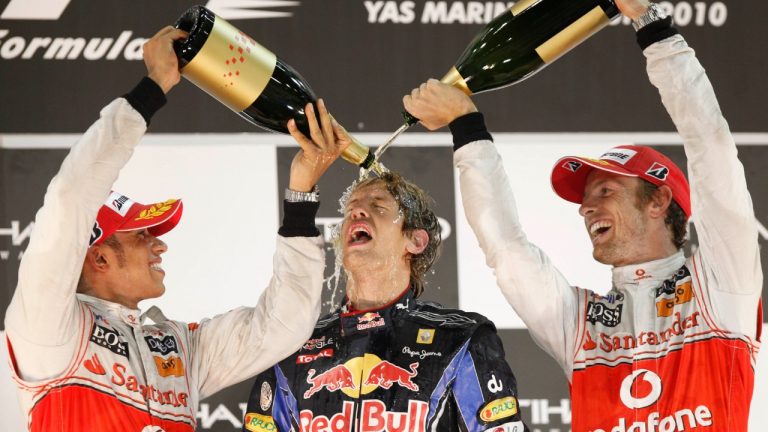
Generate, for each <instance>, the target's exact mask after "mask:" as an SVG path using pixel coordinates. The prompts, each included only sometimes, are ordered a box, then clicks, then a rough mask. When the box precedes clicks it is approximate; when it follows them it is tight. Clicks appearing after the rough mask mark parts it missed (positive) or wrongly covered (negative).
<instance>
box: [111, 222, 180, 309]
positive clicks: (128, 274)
mask: <svg viewBox="0 0 768 432" xmlns="http://www.w3.org/2000/svg"><path fill="white" fill-rule="evenodd" d="M115 238H116V240H117V241H118V242H119V243H120V248H119V249H115V248H113V247H109V246H102V248H103V249H104V254H105V256H106V258H107V259H108V262H110V266H109V270H108V278H109V281H110V283H109V287H110V291H111V296H112V297H113V298H112V299H111V300H112V301H116V302H118V303H121V304H123V305H126V306H128V307H134V308H135V307H136V305H137V304H138V302H140V301H141V300H146V299H150V298H155V297H159V296H161V295H162V294H163V293H164V292H165V284H164V283H163V280H164V279H165V271H164V270H163V267H162V258H161V255H162V254H163V253H165V252H166V251H167V250H168V246H167V245H166V244H165V243H164V242H163V241H162V240H160V239H158V238H157V237H155V236H153V235H152V234H150V233H149V232H148V231H147V230H138V231H129V232H118V233H115ZM107 300H110V299H107Z"/></svg>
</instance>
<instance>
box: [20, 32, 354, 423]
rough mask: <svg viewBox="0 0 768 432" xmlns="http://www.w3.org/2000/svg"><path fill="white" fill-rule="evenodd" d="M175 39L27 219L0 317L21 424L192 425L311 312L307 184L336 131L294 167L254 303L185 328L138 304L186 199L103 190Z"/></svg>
mask: <svg viewBox="0 0 768 432" xmlns="http://www.w3.org/2000/svg"><path fill="white" fill-rule="evenodd" d="M184 37H186V33H184V32H182V31H180V30H176V29H173V28H171V27H167V28H164V29H162V30H161V31H160V32H158V33H157V34H156V35H155V36H154V37H153V38H152V39H150V40H149V41H148V42H147V43H146V44H145V45H144V61H145V63H146V65H147V71H148V76H147V77H145V78H144V79H143V80H142V81H141V82H140V83H139V85H137V86H136V87H135V88H134V89H133V90H132V91H131V92H129V93H128V94H126V95H125V96H124V97H121V98H118V99H116V100H115V101H113V102H112V103H110V104H109V105H108V106H107V107H106V108H104V109H103V110H102V112H101V118H100V119H99V120H97V121H96V123H94V124H93V125H92V126H91V127H90V128H89V129H88V131H87V132H86V133H85V134H84V135H83V137H82V138H81V139H80V140H79V142H78V143H77V144H75V145H74V146H73V147H72V150H71V151H70V153H69V155H68V156H67V157H66V159H65V160H64V162H63V164H62V166H61V169H60V170H59V172H58V174H57V175H56V176H55V177H54V178H53V180H52V181H51V184H50V185H49V187H48V190H47V192H46V195H45V200H44V205H43V207H42V208H41V209H40V211H39V212H38V213H37V216H36V218H35V232H34V234H33V235H32V237H31V239H30V241H29V246H28V247H27V249H26V251H25V254H24V257H23V259H22V262H21V265H20V269H19V282H18V285H17V287H16V291H15V292H14V296H13V300H12V301H11V304H10V306H9V307H8V311H7V313H6V319H5V328H6V330H7V338H8V340H7V342H8V350H9V352H10V356H11V365H12V368H13V376H14V379H15V380H16V382H17V384H18V388H19V398H20V400H21V406H22V408H23V409H24V410H25V412H26V414H27V427H28V429H29V430H30V431H35V432H36V431H46V432H47V431H66V432H69V431H72V432H75V431H77V432H85V431H94V432H95V431H99V432H101V431H132V432H190V431H193V430H195V428H196V425H197V411H198V403H199V402H200V400H201V399H203V398H205V397H207V396H208V395H211V394H213V393H215V392H217V391H219V390H221V389H222V388H224V387H227V386H229V385H232V384H236V383H238V382H240V381H242V380H244V379H247V378H249V377H251V376H253V375H255V374H257V373H259V372H261V371H262V370H264V369H266V368H267V367H269V366H271V365H272V364H274V363H275V362H277V361H278V360H280V359H282V358H283V357H285V356H286V355H288V354H290V353H291V352H293V351H295V350H296V349H297V348H298V347H299V346H300V345H301V344H302V343H303V342H304V341H305V340H306V339H307V337H309V335H310V334H311V332H312V328H313V327H314V324H315V321H316V319H317V316H318V314H319V312H320V294H321V288H322V280H323V268H324V264H325V259H324V253H323V249H322V239H321V237H320V233H319V231H318V230H317V228H316V226H315V221H314V218H315V214H316V212H317V210H318V206H319V203H318V195H317V192H316V190H314V191H313V189H314V186H315V185H316V184H317V182H318V180H319V179H320V177H321V176H322V175H323V173H324V172H325V171H326V169H328V167H329V166H330V165H331V164H332V163H333V161H335V160H336V159H337V158H338V157H339V155H340V153H341V151H342V150H343V148H344V147H345V146H346V145H348V141H346V140H345V139H343V138H339V135H335V134H334V133H328V134H325V135H324V136H323V137H322V138H324V139H318V140H315V141H313V142H307V143H302V146H301V147H302V148H301V150H299V152H298V154H297V156H296V157H295V158H294V160H293V162H292V165H291V176H290V181H289V190H288V191H287V193H286V200H285V202H284V204H283V207H284V219H283V224H282V226H281V227H280V229H279V231H278V234H279V235H278V236H277V249H276V251H275V256H274V262H273V265H274V275H273V277H272V280H271V281H270V284H269V286H268V287H267V288H266V289H265V290H264V292H263V294H262V295H261V297H260V298H259V299H258V301H257V299H256V296H255V295H254V296H253V298H249V299H246V300H245V302H246V303H248V304H251V305H253V304H255V306H254V307H239V308H236V309H234V310H232V311H229V312H227V313H224V314H221V315H218V316H215V317H214V318H212V319H204V320H202V321H201V322H199V323H194V324H186V323H182V322H179V321H173V320H169V319H167V318H166V317H165V316H164V315H163V314H162V312H160V310H159V309H157V308H156V307H152V308H150V309H149V310H147V311H146V312H145V313H144V314H142V313H141V311H140V310H139V309H138V304H139V303H140V302H141V301H143V300H147V299H151V298H156V297H159V296H161V295H162V294H163V293H164V292H165V284H164V279H165V271H164V270H163V265H162V262H163V259H162V257H163V254H164V253H165V252H166V251H167V250H168V247H167V246H166V244H165V243H164V242H163V241H162V240H160V239H159V238H158V237H159V236H162V235H163V234H165V233H166V232H168V231H170V230H171V229H173V228H174V227H175V226H176V225H177V224H178V223H179V220H180V218H181V215H182V202H181V200H177V199H168V200H165V201H161V202H158V203H154V204H149V205H145V204H140V203H138V202H136V201H134V200H132V199H130V198H128V197H126V196H124V195H122V194H120V193H117V192H114V191H111V188H112V185H113V183H114V182H115V180H116V179H117V176H118V174H119V172H120V169H121V168H122V167H123V166H124V165H125V164H126V163H127V162H128V160H129V159H130V157H131V154H132V153H133V149H134V147H135V146H136V145H137V144H138V142H139V141H140V139H141V137H142V136H143V135H144V132H145V131H146V129H147V125H148V123H149V120H150V118H151V117H152V115H153V114H154V113H155V112H156V111H157V110H158V109H159V108H160V107H161V106H162V105H163V104H164V103H165V93H167V92H168V91H169V90H170V89H171V88H172V87H174V86H175V85H176V84H177V83H178V82H179V80H180V75H179V71H178V63H177V60H176V56H175V54H174V52H173V48H172V44H173V42H174V41H175V40H178V39H181V38H184ZM318 109H319V110H320V112H325V108H324V105H323V104H322V102H320V103H319V104H318ZM310 112H311V111H310ZM310 117H311V119H314V117H313V116H310ZM311 121H312V120H310V122H311ZM332 126H333V127H334V129H333V130H334V132H338V131H339V130H340V129H338V126H337V125H336V124H335V123H334V124H333V125H332ZM326 130H328V129H326ZM105 198H106V200H105ZM244 283H247V281H244ZM211 288H213V289H215V290H219V291H220V290H222V289H226V287H211ZM253 288H254V290H256V288H257V287H253ZM212 295H220V294H212Z"/></svg>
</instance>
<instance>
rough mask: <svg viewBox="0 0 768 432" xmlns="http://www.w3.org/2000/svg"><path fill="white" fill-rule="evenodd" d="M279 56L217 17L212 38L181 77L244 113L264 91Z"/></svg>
mask: <svg viewBox="0 0 768 432" xmlns="http://www.w3.org/2000/svg"><path fill="white" fill-rule="evenodd" d="M276 64H277V57H276V56H275V54H273V53H272V52H271V51H269V50H268V49H266V48H264V47H263V46H261V45H259V44H258V43H257V42H256V41H254V40H253V39H251V38H250V37H249V36H248V35H246V34H245V33H243V32H241V31H240V30H238V29H237V28H236V27H234V26H233V25H232V24H230V23H228V22H227V21H226V20H224V19H222V18H221V17H219V16H216V18H215V20H214V23H213V28H212V29H211V33H210V35H208V38H207V39H206V41H205V44H203V46H202V48H200V51H199V52H198V53H197V54H195V57H194V58H193V59H192V61H190V62H189V63H188V64H187V65H186V66H184V68H182V69H181V74H182V75H183V76H184V77H185V78H187V79H188V80H189V81H191V82H192V83H194V84H195V85H196V86H198V87H200V88H201V89H203V90H204V91H205V92H206V93H208V94H209V95H211V96H213V97H214V98H215V99H216V100H218V101H219V102H221V103H223V104H224V105H226V106H227V107H229V108H230V109H231V110H232V111H235V112H240V111H243V110H245V109H246V108H248V107H249V106H250V105H251V104H252V103H253V101H255V100H256V99H257V98H258V97H259V96H260V95H261V92H263V91H264V88H265V87H266V86H267V84H268V83H269V80H270V78H271V77H272V73H273V72H274V70H275V65H276Z"/></svg>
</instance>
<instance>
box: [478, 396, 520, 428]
mask: <svg viewBox="0 0 768 432" xmlns="http://www.w3.org/2000/svg"><path fill="white" fill-rule="evenodd" d="M515 414H517V399H515V397H514V396H507V397H505V398H501V399H496V400H494V401H491V402H488V403H487V404H486V405H485V406H484V407H482V408H480V413H479V416H480V420H482V421H484V422H485V423H490V422H492V421H496V420H501V419H503V418H507V417H512V416H513V415H515ZM491 430H494V429H491Z"/></svg>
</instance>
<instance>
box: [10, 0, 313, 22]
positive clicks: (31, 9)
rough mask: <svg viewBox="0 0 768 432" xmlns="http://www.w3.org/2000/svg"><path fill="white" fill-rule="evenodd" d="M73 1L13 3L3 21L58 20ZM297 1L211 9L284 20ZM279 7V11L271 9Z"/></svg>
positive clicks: (240, 2)
mask: <svg viewBox="0 0 768 432" xmlns="http://www.w3.org/2000/svg"><path fill="white" fill-rule="evenodd" d="M71 1H72V0H11V1H10V2H9V3H8V6H6V7H5V9H4V10H3V13H2V14H0V19H4V20H39V21H55V20H58V19H59V18H61V15H62V14H63V13H64V11H65V10H66V9H67V6H69V4H70V3H71ZM299 5H300V2H298V1H295V0H209V1H208V3H207V4H206V7H207V8H208V9H211V10H212V11H214V12H215V13H216V14H217V15H219V16H220V17H222V18H224V19H228V20H237V19H257V18H282V17H290V16H291V15H293V14H292V13H291V12H288V11H285V10H284V9H285V8H288V7H296V6H299ZM272 8H277V9H278V10H271V9H272Z"/></svg>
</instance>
